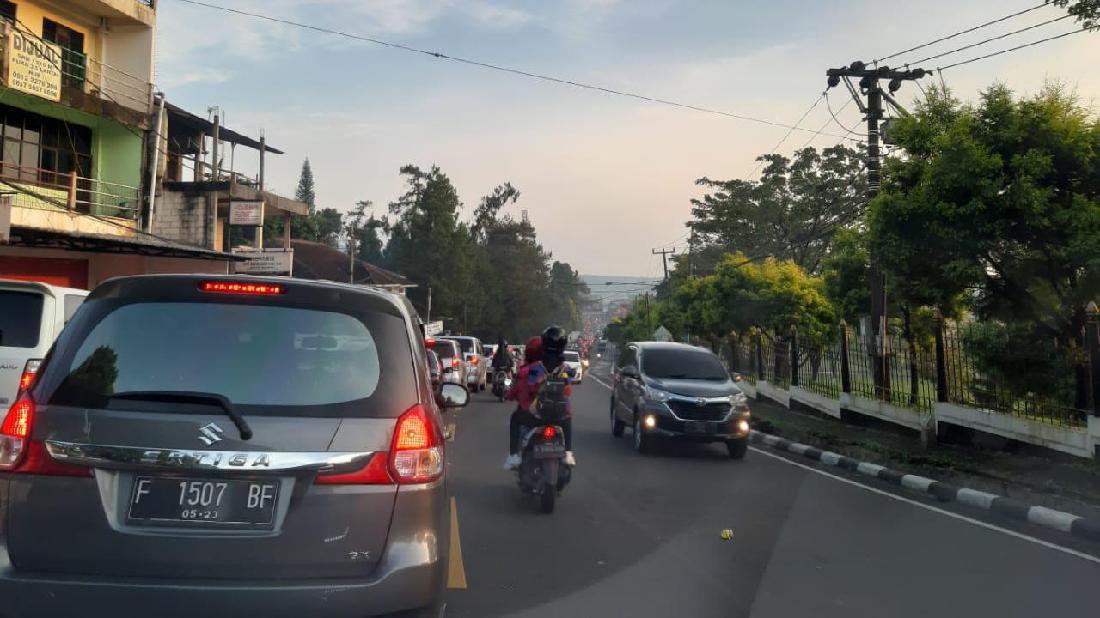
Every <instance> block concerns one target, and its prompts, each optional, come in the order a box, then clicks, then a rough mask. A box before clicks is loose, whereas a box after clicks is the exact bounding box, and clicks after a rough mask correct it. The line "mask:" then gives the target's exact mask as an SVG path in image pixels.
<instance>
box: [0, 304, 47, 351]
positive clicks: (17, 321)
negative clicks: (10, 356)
mask: <svg viewBox="0 0 1100 618" xmlns="http://www.w3.org/2000/svg"><path fill="white" fill-rule="evenodd" d="M42 304H43V299H42V295H41V294H39V293H37V292H15V291H10V290H0V347H5V348H33V347H35V346H37V345H38V337H39V335H40V334H41V329H42Z"/></svg>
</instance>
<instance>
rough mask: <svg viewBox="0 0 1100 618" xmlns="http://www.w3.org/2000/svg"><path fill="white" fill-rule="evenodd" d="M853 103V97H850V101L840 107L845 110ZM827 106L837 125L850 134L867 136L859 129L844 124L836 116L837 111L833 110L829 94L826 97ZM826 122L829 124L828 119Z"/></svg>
mask: <svg viewBox="0 0 1100 618" xmlns="http://www.w3.org/2000/svg"><path fill="white" fill-rule="evenodd" d="M851 104H852V99H848V101H847V102H845V103H844V105H843V106H842V107H841V108H840V111H841V112H843V111H844V110H845V108H847V107H848V106H849V105H851ZM825 107H827V108H828V109H829V115H830V116H832V120H833V122H835V123H836V126H838V127H840V128H841V129H844V130H845V131H847V132H848V134H849V135H858V136H859V137H861V138H865V137H867V136H866V135H864V134H862V133H859V132H858V131H855V130H854V129H850V128H848V127H846V126H844V125H843V124H841V122H840V119H839V118H837V117H836V112H834V111H833V105H832V103H830V101H829V97H828V96H826V97H825ZM825 124H828V121H826V123H825Z"/></svg>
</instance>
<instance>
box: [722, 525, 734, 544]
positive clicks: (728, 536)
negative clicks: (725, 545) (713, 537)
mask: <svg viewBox="0 0 1100 618" xmlns="http://www.w3.org/2000/svg"><path fill="white" fill-rule="evenodd" d="M732 538H733V530H730V529H729V528H726V529H725V530H723V531H722V540H723V541H728V540H730V539H732Z"/></svg>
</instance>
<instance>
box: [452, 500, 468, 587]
mask: <svg viewBox="0 0 1100 618" xmlns="http://www.w3.org/2000/svg"><path fill="white" fill-rule="evenodd" d="M447 587H448V588H450V589H452V590H465V589H466V567H465V566H463V565H462V540H461V539H460V538H459V536H458V506H457V504H456V503H455V498H454V496H451V557H450V560H449V561H448V563H447Z"/></svg>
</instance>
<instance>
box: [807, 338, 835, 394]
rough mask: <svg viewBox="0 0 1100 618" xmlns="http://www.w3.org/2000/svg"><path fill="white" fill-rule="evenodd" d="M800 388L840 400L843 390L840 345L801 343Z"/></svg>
mask: <svg viewBox="0 0 1100 618" xmlns="http://www.w3.org/2000/svg"><path fill="white" fill-rule="evenodd" d="M798 386H800V387H801V388H804V389H806V390H808V391H813V392H815V393H817V394H819V395H823V396H825V397H831V398H833V399H838V398H839V397H840V393H841V390H842V384H841V367H840V345H839V344H827V345H821V346H818V345H805V344H803V343H801V342H800V343H799V349H798Z"/></svg>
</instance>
